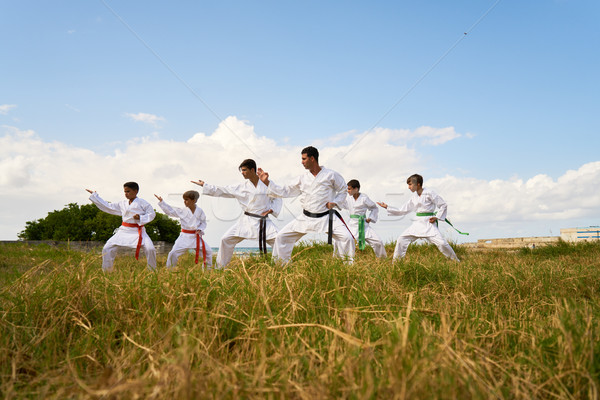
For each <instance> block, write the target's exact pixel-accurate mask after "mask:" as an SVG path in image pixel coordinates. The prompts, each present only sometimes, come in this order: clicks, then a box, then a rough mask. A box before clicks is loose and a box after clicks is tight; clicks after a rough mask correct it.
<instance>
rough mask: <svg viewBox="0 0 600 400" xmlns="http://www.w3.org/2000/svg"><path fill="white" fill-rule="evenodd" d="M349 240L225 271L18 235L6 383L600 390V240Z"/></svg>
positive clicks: (111, 389)
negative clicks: (441, 247)
mask: <svg viewBox="0 0 600 400" xmlns="http://www.w3.org/2000/svg"><path fill="white" fill-rule="evenodd" d="M387 250H388V254H391V253H392V251H393V245H392V244H390V245H388V246H387ZM331 251H332V250H331V247H329V246H325V245H314V246H309V245H301V246H298V247H297V248H296V249H295V251H294V258H293V263H291V264H290V265H288V266H286V267H281V266H277V265H274V264H272V263H271V262H270V261H269V260H265V259H263V258H261V257H252V258H247V259H234V261H233V262H232V263H231V265H230V268H229V269H228V270H225V271H208V272H207V271H203V270H202V269H201V267H199V266H197V265H194V264H193V256H192V255H186V256H183V257H182V258H181V259H180V267H179V268H178V269H177V270H175V271H167V270H165V269H164V268H159V270H158V271H157V272H151V271H148V270H147V269H146V268H145V263H144V262H143V261H142V260H140V261H139V262H138V261H136V260H135V259H133V257H122V258H118V259H117V262H116V263H115V272H113V273H112V274H105V273H103V272H102V271H101V259H100V256H99V255H98V254H84V253H79V252H74V251H70V250H68V249H53V248H51V247H48V246H44V245H39V246H32V247H30V246H27V245H25V244H10V245H0V282H1V283H2V288H1V289H0V312H1V313H2V314H1V315H2V318H1V320H0V374H1V381H0V390H1V392H2V395H3V397H4V398H8V399H10V398H61V399H62V398H114V399H119V398H123V399H130V398H171V399H179V398H190V399H192V398H219V399H221V398H231V399H233V398H298V399H306V398H309V399H320V398H349V399H363V398H385V399H387V398H406V399H425V398H467V399H490V398H500V399H531V398H542V399H545V398H551V399H582V398H583V399H586V398H590V399H593V398H598V388H599V386H598V383H599V373H600V344H599V343H600V340H599V338H600V336H599V335H600V328H599V325H598V322H597V321H598V317H599V315H598V314H599V308H598V306H599V300H600V279H599V278H598V276H599V266H600V245H599V244H598V243H595V244H579V245H568V244H564V243H559V244H558V245H556V246H552V247H546V248H539V249H533V250H530V249H523V250H521V251H517V252H505V251H494V252H486V253H477V252H467V251H466V250H464V249H462V248H460V247H458V248H457V249H456V251H457V254H458V256H459V257H460V258H461V260H462V262H461V263H454V262H452V261H448V260H446V259H445V258H444V257H443V256H442V255H441V254H440V253H439V252H438V251H437V249H436V248H435V247H431V246H424V245H420V246H419V245H418V246H411V247H410V248H409V251H408V255H407V258H406V259H405V260H404V261H402V262H398V263H395V264H392V262H391V259H387V260H378V259H376V258H375V257H374V255H373V252H372V251H371V250H368V251H365V252H361V253H359V254H358V255H357V258H356V261H355V263H354V264H352V265H347V264H345V263H343V262H342V261H341V260H337V259H333V258H332V257H331ZM164 262H165V259H164V256H163V258H162V259H161V258H159V265H161V263H162V265H164Z"/></svg>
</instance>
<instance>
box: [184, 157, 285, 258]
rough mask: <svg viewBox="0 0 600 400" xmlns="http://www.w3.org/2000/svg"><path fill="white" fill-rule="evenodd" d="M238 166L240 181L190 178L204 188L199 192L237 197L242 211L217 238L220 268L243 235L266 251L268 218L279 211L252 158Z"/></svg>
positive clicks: (273, 231)
mask: <svg viewBox="0 0 600 400" xmlns="http://www.w3.org/2000/svg"><path fill="white" fill-rule="evenodd" d="M239 170H240V172H241V173H242V176H243V177H244V182H243V183H240V184H238V185H229V186H216V185H210V184H208V183H205V182H204V181H202V180H198V181H192V183H195V184H196V185H200V186H202V187H203V188H204V189H203V191H202V194H205V195H207V196H214V197H228V198H233V199H236V200H237V201H238V203H239V204H240V207H241V208H242V210H243V211H244V214H243V215H242V216H241V217H240V219H238V221H237V222H236V223H235V225H233V226H232V227H231V228H229V230H227V232H225V234H224V235H223V237H222V238H221V245H220V246H219V251H218V253H217V264H218V265H219V267H220V268H224V267H226V266H227V264H229V262H230V261H231V257H232V256H233V250H234V249H235V245H236V244H238V243H239V242H241V241H242V240H244V239H250V240H258V243H259V248H260V250H261V252H263V253H266V252H267V243H268V244H269V246H271V247H273V244H274V242H275V236H277V227H276V226H275V224H274V223H273V222H272V221H271V220H270V219H269V218H268V216H269V214H272V215H273V216H274V217H277V216H278V215H279V212H280V211H281V206H282V204H283V202H282V201H281V199H277V198H275V197H274V196H270V195H268V194H267V186H266V185H265V184H264V183H263V182H261V181H260V179H258V175H256V162H255V161H254V160H252V159H247V160H244V161H242V163H241V164H240V166H239Z"/></svg>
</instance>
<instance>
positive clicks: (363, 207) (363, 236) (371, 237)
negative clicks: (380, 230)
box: [342, 179, 387, 258]
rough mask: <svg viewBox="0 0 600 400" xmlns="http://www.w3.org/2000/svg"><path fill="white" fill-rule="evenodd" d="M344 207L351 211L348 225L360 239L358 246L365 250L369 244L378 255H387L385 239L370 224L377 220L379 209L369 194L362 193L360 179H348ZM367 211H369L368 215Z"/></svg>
mask: <svg viewBox="0 0 600 400" xmlns="http://www.w3.org/2000/svg"><path fill="white" fill-rule="evenodd" d="M342 208H345V209H347V210H348V211H349V212H350V221H348V227H349V228H350V231H351V232H352V235H354V238H355V239H356V240H357V241H358V248H359V249H360V250H364V249H365V246H366V244H368V245H369V246H371V247H372V248H373V251H374V252H375V256H376V257H379V258H383V257H385V256H386V255H387V254H386V252H385V247H384V245H383V241H382V240H381V238H380V237H379V235H378V234H377V233H376V232H375V230H374V229H373V228H372V227H371V225H370V224H374V223H376V222H377V217H378V216H379V209H378V208H377V204H375V202H374V201H373V200H371V199H370V198H369V196H367V195H366V194H364V193H360V182H359V181H358V180H356V179H351V180H349V181H348V195H347V196H346V200H345V201H344V204H343V205H342ZM367 211H368V212H369V215H368V216H367Z"/></svg>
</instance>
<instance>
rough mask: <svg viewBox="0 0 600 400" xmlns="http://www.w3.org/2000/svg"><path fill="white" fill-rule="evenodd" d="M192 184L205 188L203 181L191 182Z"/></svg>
mask: <svg viewBox="0 0 600 400" xmlns="http://www.w3.org/2000/svg"><path fill="white" fill-rule="evenodd" d="M190 182H192V183H193V184H195V185H198V186H204V181H201V180H197V181H190Z"/></svg>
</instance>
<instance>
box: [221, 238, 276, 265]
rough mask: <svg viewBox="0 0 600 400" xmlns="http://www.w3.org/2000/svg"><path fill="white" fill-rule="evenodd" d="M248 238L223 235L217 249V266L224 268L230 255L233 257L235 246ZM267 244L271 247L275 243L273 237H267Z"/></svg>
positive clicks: (229, 259)
mask: <svg viewBox="0 0 600 400" xmlns="http://www.w3.org/2000/svg"><path fill="white" fill-rule="evenodd" d="M246 239H248V238H246V237H241V236H227V235H225V236H223V237H222V238H221V245H220V246H219V251H218V252H217V265H218V266H219V268H225V267H226V266H227V264H229V262H230V261H231V257H233V251H234V250H235V246H236V245H237V244H238V243H239V242H241V241H242V240H246ZM267 244H268V245H269V246H271V247H273V245H274V244H275V238H274V237H272V238H270V239H267Z"/></svg>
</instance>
